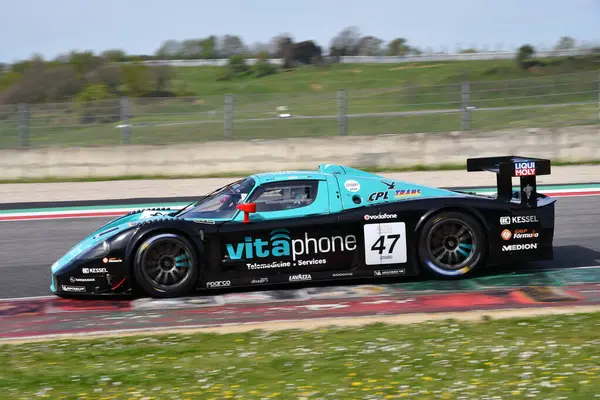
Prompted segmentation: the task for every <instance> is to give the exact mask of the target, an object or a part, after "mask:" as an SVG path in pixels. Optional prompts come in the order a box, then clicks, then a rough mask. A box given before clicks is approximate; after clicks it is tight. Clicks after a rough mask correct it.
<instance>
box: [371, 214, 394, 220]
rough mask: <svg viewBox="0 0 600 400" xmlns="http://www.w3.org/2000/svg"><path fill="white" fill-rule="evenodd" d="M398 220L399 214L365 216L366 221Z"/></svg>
mask: <svg viewBox="0 0 600 400" xmlns="http://www.w3.org/2000/svg"><path fill="white" fill-rule="evenodd" d="M392 218H398V215H397V214H385V213H384V214H377V215H365V221H369V220H371V219H392Z"/></svg>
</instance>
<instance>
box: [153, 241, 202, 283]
mask: <svg viewBox="0 0 600 400" xmlns="http://www.w3.org/2000/svg"><path fill="white" fill-rule="evenodd" d="M191 254H192V252H191V251H190V249H189V248H188V247H187V246H186V245H184V244H183V243H181V242H180V241H178V240H175V239H161V240H158V241H156V242H154V243H151V244H150V246H149V247H148V248H147V249H146V251H145V252H144V256H143V258H142V260H141V261H142V262H141V267H142V272H143V274H144V276H145V277H146V279H148V280H149V281H151V282H152V284H153V285H154V286H155V287H156V288H159V289H162V290H164V291H168V290H170V289H174V288H176V287H178V286H180V285H181V284H182V283H183V282H185V281H186V280H187V279H188V278H189V276H190V275H191V273H192V271H191V269H192V262H193V260H192V255H191Z"/></svg>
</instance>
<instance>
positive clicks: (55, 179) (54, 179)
mask: <svg viewBox="0 0 600 400" xmlns="http://www.w3.org/2000/svg"><path fill="white" fill-rule="evenodd" d="M581 165H600V160H585V161H560V160H552V166H555V167H556V166H581ZM350 167H352V166H351V165H350ZM355 168H358V169H361V170H363V171H367V172H373V173H387V172H414V171H463V170H465V169H466V168H467V166H466V164H430V165H413V166H406V167H385V168H378V167H361V166H355ZM258 172H267V171H240V172H225V173H215V174H200V175H130V176H129V175H128V176H97V177H74V178H70V177H60V176H49V177H44V178H22V179H0V184H10V183H59V182H105V181H132V180H157V179H207V178H237V177H242V176H248V175H251V174H255V173H258Z"/></svg>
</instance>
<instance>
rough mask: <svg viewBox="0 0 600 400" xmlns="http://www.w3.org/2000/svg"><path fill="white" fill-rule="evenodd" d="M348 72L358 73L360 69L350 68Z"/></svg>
mask: <svg viewBox="0 0 600 400" xmlns="http://www.w3.org/2000/svg"><path fill="white" fill-rule="evenodd" d="M350 72H354V73H355V74H360V73H361V72H362V69H351V70H350Z"/></svg>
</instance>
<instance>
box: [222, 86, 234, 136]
mask: <svg viewBox="0 0 600 400" xmlns="http://www.w3.org/2000/svg"><path fill="white" fill-rule="evenodd" d="M223 123H224V135H225V139H231V138H232V137H233V95H232V94H226V95H225V112H224V121H223Z"/></svg>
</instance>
